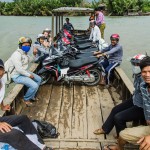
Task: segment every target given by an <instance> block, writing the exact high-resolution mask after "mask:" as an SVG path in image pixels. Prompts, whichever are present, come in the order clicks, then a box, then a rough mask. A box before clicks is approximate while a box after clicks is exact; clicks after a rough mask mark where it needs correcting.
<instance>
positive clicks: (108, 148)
mask: <svg viewBox="0 0 150 150" xmlns="http://www.w3.org/2000/svg"><path fill="white" fill-rule="evenodd" d="M103 150H119V148H118V146H117V145H112V144H110V145H105V146H104V147H103Z"/></svg>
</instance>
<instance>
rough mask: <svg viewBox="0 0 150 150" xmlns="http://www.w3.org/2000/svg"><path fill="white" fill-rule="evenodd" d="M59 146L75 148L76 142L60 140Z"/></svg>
mask: <svg viewBox="0 0 150 150" xmlns="http://www.w3.org/2000/svg"><path fill="white" fill-rule="evenodd" d="M60 148H77V142H65V141H60Z"/></svg>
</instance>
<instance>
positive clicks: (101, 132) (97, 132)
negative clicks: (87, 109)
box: [93, 129, 105, 135]
mask: <svg viewBox="0 0 150 150" xmlns="http://www.w3.org/2000/svg"><path fill="white" fill-rule="evenodd" d="M93 133H94V134H96V135H100V134H105V132H104V131H103V129H96V130H95V131H94V132H93Z"/></svg>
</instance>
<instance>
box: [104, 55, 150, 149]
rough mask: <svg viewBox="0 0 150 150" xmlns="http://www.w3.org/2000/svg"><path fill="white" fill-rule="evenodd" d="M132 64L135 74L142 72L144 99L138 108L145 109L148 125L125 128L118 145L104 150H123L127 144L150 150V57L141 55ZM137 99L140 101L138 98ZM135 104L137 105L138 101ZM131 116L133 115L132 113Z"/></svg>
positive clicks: (140, 87) (141, 90) (141, 87)
mask: <svg viewBox="0 0 150 150" xmlns="http://www.w3.org/2000/svg"><path fill="white" fill-rule="evenodd" d="M131 63H132V65H133V66H134V67H135V68H136V69H133V72H135V73H137V75H139V74H140V73H139V70H140V71H141V77H142V79H143V82H142V83H141V84H140V86H139V89H140V94H141V96H142V98H141V102H140V101H139V103H138V106H139V107H143V111H144V117H145V120H146V123H147V125H145V124H144V125H142V126H141V125H140V126H136V127H132V128H125V129H124V130H122V131H121V132H120V134H119V140H118V145H116V144H115V145H114V144H113V145H109V146H108V145H107V146H105V147H104V150H110V149H111V150H123V149H124V145H125V144H126V143H132V144H135V145H137V144H138V145H140V147H139V149H140V150H150V111H149V110H150V57H149V56H146V57H144V55H141V54H139V55H136V56H134V57H133V58H132V59H131ZM136 66H138V67H136ZM137 68H138V69H137ZM135 76H136V75H135ZM135 90H136V89H135ZM134 95H135V93H134ZM139 96H140V95H139ZM137 99H138V100H139V98H138V97H137ZM133 101H134V99H133ZM134 104H135V105H136V104H137V100H136V102H134ZM129 115H132V113H131V114H129ZM135 115H137V114H135Z"/></svg>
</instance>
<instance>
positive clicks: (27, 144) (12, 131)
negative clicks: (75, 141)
mask: <svg viewBox="0 0 150 150" xmlns="http://www.w3.org/2000/svg"><path fill="white" fill-rule="evenodd" d="M4 73H5V70H4V63H3V61H2V60H1V59H0V104H1V109H2V110H3V111H6V110H10V109H11V107H10V105H9V104H6V105H4V103H3V98H4V95H5V81H4V78H3V75H4ZM20 130H21V131H20ZM28 135H31V136H32V135H34V136H36V139H35V140H33V141H34V142H33V141H31V140H30V139H29V138H28V137H27V136H28ZM0 142H3V143H8V144H9V145H11V146H12V147H14V148H15V149H18V150H27V149H32V150H50V148H48V147H46V145H45V144H44V142H43V140H42V139H41V137H40V136H39V134H38V132H37V130H36V129H35V127H34V126H33V124H32V123H31V121H30V119H29V118H28V117H27V116H26V115H11V116H3V117H0Z"/></svg>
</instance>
